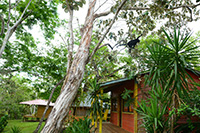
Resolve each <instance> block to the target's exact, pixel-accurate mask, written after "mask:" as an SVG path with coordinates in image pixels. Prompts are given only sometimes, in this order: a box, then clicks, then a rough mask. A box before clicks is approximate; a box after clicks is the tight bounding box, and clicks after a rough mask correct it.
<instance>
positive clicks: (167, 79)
mask: <svg viewBox="0 0 200 133" xmlns="http://www.w3.org/2000/svg"><path fill="white" fill-rule="evenodd" d="M164 34H165V36H166V40H164V41H160V42H155V44H154V45H152V46H148V50H149V52H150V54H149V57H148V62H147V64H148V66H149V68H150V70H149V71H150V73H149V75H148V76H147V80H146V83H147V84H148V85H149V86H151V87H152V89H154V90H156V88H157V87H158V86H160V87H161V88H162V89H163V90H165V91H166V92H165V93H166V94H167V95H166V96H167V97H169V98H171V100H169V101H170V104H171V105H170V106H171V108H172V109H176V108H177V107H178V106H179V103H180V102H181V100H180V99H181V98H182V97H183V96H187V95H188V91H189V88H190V89H192V88H193V86H191V82H193V79H192V77H191V76H190V75H189V74H188V73H187V71H186V69H192V68H194V67H195V65H196V64H198V63H199V62H198V60H197V59H198V58H199V56H200V54H199V51H198V47H199V46H196V45H195V44H194V42H195V41H196V40H193V41H190V37H191V33H186V32H181V30H180V29H178V30H177V29H176V28H174V32H173V33H172V34H168V33H167V32H166V31H165V30H164ZM175 118H176V117H175V115H172V116H171V118H170V119H171V132H173V125H174V121H175Z"/></svg>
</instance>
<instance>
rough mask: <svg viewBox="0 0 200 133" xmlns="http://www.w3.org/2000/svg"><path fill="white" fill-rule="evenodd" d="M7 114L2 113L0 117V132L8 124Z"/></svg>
mask: <svg viewBox="0 0 200 133" xmlns="http://www.w3.org/2000/svg"><path fill="white" fill-rule="evenodd" d="M7 119H8V115H4V116H2V117H1V118H0V132H3V130H4V128H5V127H6V125H7V124H8V121H7Z"/></svg>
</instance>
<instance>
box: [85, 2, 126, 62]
mask: <svg viewBox="0 0 200 133" xmlns="http://www.w3.org/2000/svg"><path fill="white" fill-rule="evenodd" d="M126 1H127V0H123V1H122V2H121V4H120V5H119V7H118V8H117V11H116V13H115V15H114V17H113V20H112V21H111V23H110V24H109V27H108V29H107V30H106V31H105V33H104V34H103V36H102V38H101V39H100V41H99V42H98V44H97V45H96V47H95V48H94V50H93V51H92V53H91V55H90V56H89V57H88V59H87V61H86V63H88V62H89V61H90V60H91V58H92V57H93V55H94V53H95V52H96V51H97V50H98V48H99V46H100V44H101V43H102V42H103V40H104V38H105V37H106V35H107V33H108V32H109V31H110V29H111V27H112V25H113V24H114V22H115V20H116V18H117V15H118V13H119V11H120V10H121V9H122V7H123V5H124V4H125V3H126Z"/></svg>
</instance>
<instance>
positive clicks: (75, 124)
mask: <svg viewBox="0 0 200 133" xmlns="http://www.w3.org/2000/svg"><path fill="white" fill-rule="evenodd" d="M91 122H92V120H91V119H88V118H87V117H84V119H78V120H77V119H74V120H73V121H72V122H71V123H70V125H69V126H68V127H67V128H66V132H67V133H89V132H90V130H91V128H92V126H91Z"/></svg>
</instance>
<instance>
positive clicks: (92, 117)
mask: <svg viewBox="0 0 200 133" xmlns="http://www.w3.org/2000/svg"><path fill="white" fill-rule="evenodd" d="M93 102H94V99H93V100H92V102H91V106H92V104H93ZM90 118H91V119H92V125H94V115H93V112H92V111H91V112H90Z"/></svg>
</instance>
